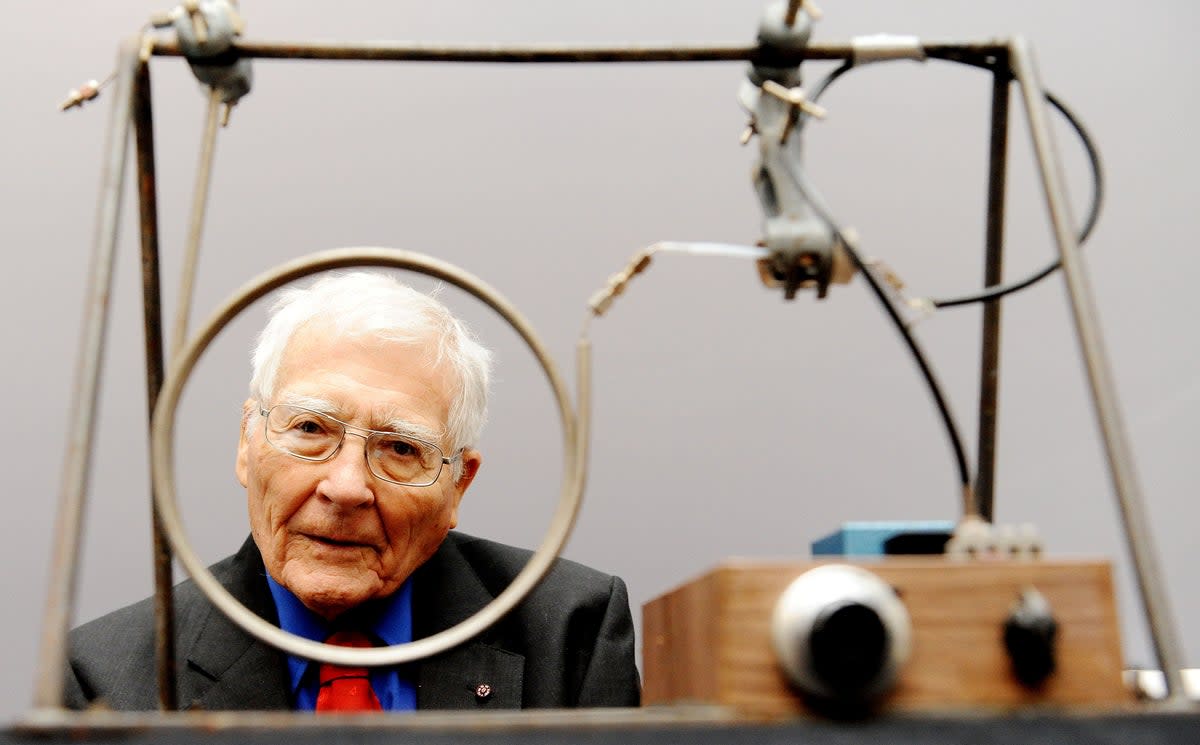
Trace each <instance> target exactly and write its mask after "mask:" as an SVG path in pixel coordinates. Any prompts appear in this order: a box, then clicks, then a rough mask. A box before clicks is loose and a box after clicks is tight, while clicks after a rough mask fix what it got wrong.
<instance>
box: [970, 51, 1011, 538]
mask: <svg viewBox="0 0 1200 745" xmlns="http://www.w3.org/2000/svg"><path fill="white" fill-rule="evenodd" d="M1008 99H1009V69H1008V55H1007V54H1002V55H997V59H996V65H995V68H994V69H993V72H992V124H991V127H992V129H991V140H990V142H989V150H990V153H989V156H988V188H987V227H986V238H985V246H986V255H985V258H984V272H983V284H984V286H985V287H990V286H992V285H997V284H1000V282H1001V281H1002V280H1003V278H1004V195H1005V184H1006V178H1005V177H1006V174H1007V172H1008ZM981 336H982V343H981V345H980V361H979V439H978V446H977V450H976V465H975V504H976V506H977V508H978V513H979V516H980V517H982V518H983V519H984V520H987V521H988V522H991V521H992V519H993V515H994V512H995V509H994V508H995V504H994V502H995V500H994V489H995V475H996V413H997V410H998V408H999V395H1000V393H999V390H1000V299H999V298H996V299H994V300H989V301H987V302H985V303H984V304H983V329H982V333H981Z"/></svg>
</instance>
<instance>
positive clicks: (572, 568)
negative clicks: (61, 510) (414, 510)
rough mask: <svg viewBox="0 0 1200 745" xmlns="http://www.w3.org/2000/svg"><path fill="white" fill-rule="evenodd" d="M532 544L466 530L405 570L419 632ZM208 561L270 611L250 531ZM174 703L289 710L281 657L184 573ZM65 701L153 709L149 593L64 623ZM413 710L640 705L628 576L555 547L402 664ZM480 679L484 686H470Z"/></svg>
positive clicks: (493, 585) (484, 593)
mask: <svg viewBox="0 0 1200 745" xmlns="http://www.w3.org/2000/svg"><path fill="white" fill-rule="evenodd" d="M529 555H530V554H529V552H528V551H524V550H522V549H516V548H512V547H510V546H504V545H502V544H499V543H495V542H492V541H486V540H483V539H480V538H474V537H471V536H468V535H465V534H462V533H454V532H452V533H450V535H449V536H448V537H447V538H446V541H445V542H444V543H443V544H442V547H441V548H440V549H439V550H438V551H437V553H436V554H434V556H433V557H432V558H430V560H429V561H427V562H426V563H425V564H424V565H422V566H421V567H420V568H419V569H418V570H417V571H416V572H415V573H414V575H413V633H414V638H420V637H424V636H429V635H430V634H433V633H435V632H437V631H441V630H442V629H445V628H448V627H450V626H452V625H454V624H457V623H458V622H460V621H462V620H463V619H465V618H467V617H468V616H470V615H472V614H474V613H475V612H476V611H477V610H479V609H480V608H482V607H483V606H484V604H486V603H487V602H489V601H490V600H491V599H492V598H493V597H495V596H496V595H498V594H499V593H500V592H501V591H503V590H504V588H505V587H507V586H508V583H509V582H510V581H511V579H512V578H513V577H514V576H516V574H517V572H519V571H520V570H521V568H522V567H523V566H524V565H525V562H526V560H527V559H528V558H529ZM212 572H213V574H214V575H215V576H216V578H217V579H218V581H220V582H221V583H222V584H223V585H224V586H225V587H226V588H227V589H228V590H229V591H230V592H231V593H232V594H233V596H234V597H236V598H237V599H238V600H240V601H241V602H242V603H243V604H244V605H246V606H247V607H248V608H249V609H250V610H252V611H254V612H255V613H257V614H259V615H260V616H262V617H263V618H266V619H268V620H270V621H272V622H275V623H278V619H277V616H276V612H275V605H274V602H273V601H272V600H271V596H270V592H269V590H268V589H267V584H266V575H265V570H264V569H263V563H262V557H261V556H260V555H259V552H258V549H257V547H256V546H255V545H254V542H253V541H252V540H247V541H246V543H245V544H244V545H243V546H242V548H241V550H239V551H238V553H237V554H235V555H234V556H231V557H229V558H227V559H225V560H223V561H221V562H219V563H217V564H215V565H214V566H213V567H212ZM175 617H176V630H175V631H176V640H177V642H176V644H177V647H176V655H177V657H178V664H177V678H176V680H177V690H178V694H179V704H180V708H185V709H187V708H200V709H209V710H216V709H260V710H261V709H288V708H291V702H290V700H289V683H288V674H287V669H286V663H285V656H284V654H283V653H281V652H279V651H278V650H276V649H274V648H273V647H270V646H268V645H266V644H264V643H262V642H260V641H258V640H256V639H254V638H253V637H251V636H249V635H248V634H246V633H245V632H243V631H242V630H241V629H240V628H239V627H237V626H235V625H234V624H233V623H232V622H231V621H230V620H229V619H228V618H226V617H225V615H224V614H223V613H221V612H220V611H219V610H217V609H216V608H215V607H213V606H212V604H211V603H209V601H208V599H207V598H206V597H205V596H204V594H203V593H202V592H200V591H199V590H198V589H197V588H196V586H195V585H194V584H193V583H192V582H191V581H187V582H184V583H181V584H180V585H179V586H178V587H176V588H175ZM70 643H71V650H70V670H69V671H68V674H67V683H66V703H67V706H69V707H72V708H84V707H86V706H88V705H90V704H92V703H101V705H103V706H106V707H109V708H112V709H122V710H148V709H155V708H157V694H156V688H155V672H154V670H155V667H154V665H155V662H154V606H153V599H147V600H143V601H142V602H140V603H136V604H134V605H131V606H128V607H126V608H123V609H121V610H118V611H115V612H113V613H110V614H108V615H106V616H103V617H102V618H99V619H96V620H95V621H92V622H90V623H87V624H85V625H83V626H81V627H79V628H77V629H75V630H74V631H73V632H72V633H71V639H70ZM410 672H411V673H412V674H414V679H415V680H416V682H417V707H418V708H419V709H492V708H505V709H515V708H557V707H575V706H637V705H638V702H639V698H640V687H639V682H638V674H637V669H636V667H635V665H634V657H633V625H632V619H631V618H630V614H629V600H628V598H627V596H626V593H625V585H624V583H622V582H621V580H620V579H619V578H617V577H611V576H608V575H605V574H601V573H600V572H597V571H595V570H593V569H589V568H587V567H585V566H582V565H580V564H576V563H575V562H571V561H567V560H563V559H560V560H559V561H558V562H557V564H556V565H555V567H554V568H553V569H552V570H551V571H550V573H549V574H548V575H547V577H546V579H545V580H544V581H543V582H542V583H541V584H540V585H539V586H538V587H537V588H536V589H535V590H534V591H533V592H531V593H530V594H529V596H527V597H526V598H525V600H524V601H523V602H522V603H521V604H519V605H518V606H517V607H516V608H515V609H514V610H513V611H512V612H510V613H509V614H508V615H507V616H506V617H505V618H504V619H503V620H502V621H500V622H499V623H497V624H496V625H494V626H492V627H491V628H490V629H488V630H487V631H486V632H484V633H483V634H481V635H480V636H478V637H476V638H475V639H474V640H472V641H470V642H468V643H466V644H463V645H461V646H459V647H456V648H454V649H451V650H449V651H447V652H444V653H442V654H440V655H436V656H434V657H432V658H428V659H425V660H421V661H419V662H415V663H412V664H411V668H410ZM483 683H486V684H488V685H489V686H490V688H491V694H490V695H489V696H486V697H480V696H477V695H476V689H477V687H478V686H479V685H480V684H483Z"/></svg>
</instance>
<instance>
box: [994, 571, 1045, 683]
mask: <svg viewBox="0 0 1200 745" xmlns="http://www.w3.org/2000/svg"><path fill="white" fill-rule="evenodd" d="M1057 635H1058V622H1057V621H1055V620H1054V614H1053V613H1052V612H1051V610H1050V604H1049V603H1048V602H1047V601H1046V598H1045V597H1043V596H1042V594H1041V593H1040V592H1038V591H1037V590H1034V589H1029V590H1025V591H1024V592H1023V593H1021V599H1020V601H1018V602H1017V605H1016V607H1014V608H1013V611H1012V613H1010V614H1009V616H1008V619H1007V620H1006V621H1005V622H1004V648H1005V649H1007V650H1008V658H1009V661H1011V662H1012V670H1013V674H1014V675H1015V676H1016V678H1017V680H1018V681H1020V682H1021V684H1022V685H1024V686H1026V687H1028V688H1036V687H1038V686H1040V685H1042V683H1044V682H1045V681H1046V679H1047V678H1049V677H1050V676H1051V675H1053V674H1054V668H1055V656H1056V654H1055V637H1056V636H1057Z"/></svg>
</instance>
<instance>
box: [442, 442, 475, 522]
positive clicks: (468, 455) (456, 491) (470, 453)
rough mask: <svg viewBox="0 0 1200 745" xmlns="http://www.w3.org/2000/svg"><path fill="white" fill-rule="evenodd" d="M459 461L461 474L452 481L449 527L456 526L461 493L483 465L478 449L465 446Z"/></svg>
mask: <svg viewBox="0 0 1200 745" xmlns="http://www.w3.org/2000/svg"><path fill="white" fill-rule="evenodd" d="M461 462H462V475H461V476H459V477H458V481H456V482H454V487H453V494H452V495H451V498H452V499H453V500H454V514H453V515H451V517H450V527H451V528H455V527H458V505H459V504H461V503H462V498H463V495H464V494H466V493H467V489H468V488H469V487H470V486H471V482H472V481H474V480H475V474H477V473H479V467H480V466H481V465H483V456H482V455H481V454H480V453H479V451H478V450H471V449H470V448H467V449H465V450H463V452H462V461H461Z"/></svg>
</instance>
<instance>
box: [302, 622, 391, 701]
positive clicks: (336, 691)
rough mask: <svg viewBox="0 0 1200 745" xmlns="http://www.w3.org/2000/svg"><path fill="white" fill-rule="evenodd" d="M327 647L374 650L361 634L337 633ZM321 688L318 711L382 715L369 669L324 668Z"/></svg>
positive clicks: (326, 666) (322, 669) (325, 666)
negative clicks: (334, 645)
mask: <svg viewBox="0 0 1200 745" xmlns="http://www.w3.org/2000/svg"><path fill="white" fill-rule="evenodd" d="M325 643H326V644H336V645H338V646H339V647H370V646H373V645H372V644H371V640H370V639H368V638H367V636H366V635H365V634H363V633H361V632H358V631H337V632H334V633H333V634H332V635H331V636H330V637H329V638H328V639H326V640H325ZM320 677H321V688H320V690H319V691H318V692H317V711H379V710H380V708H381V707H380V706H379V699H378V698H376V697H375V691H373V690H371V680H370V678H369V677H368V675H367V669H366V668H365V667H342V666H341V665H330V664H328V663H326V664H323V665H321V670H320Z"/></svg>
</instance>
